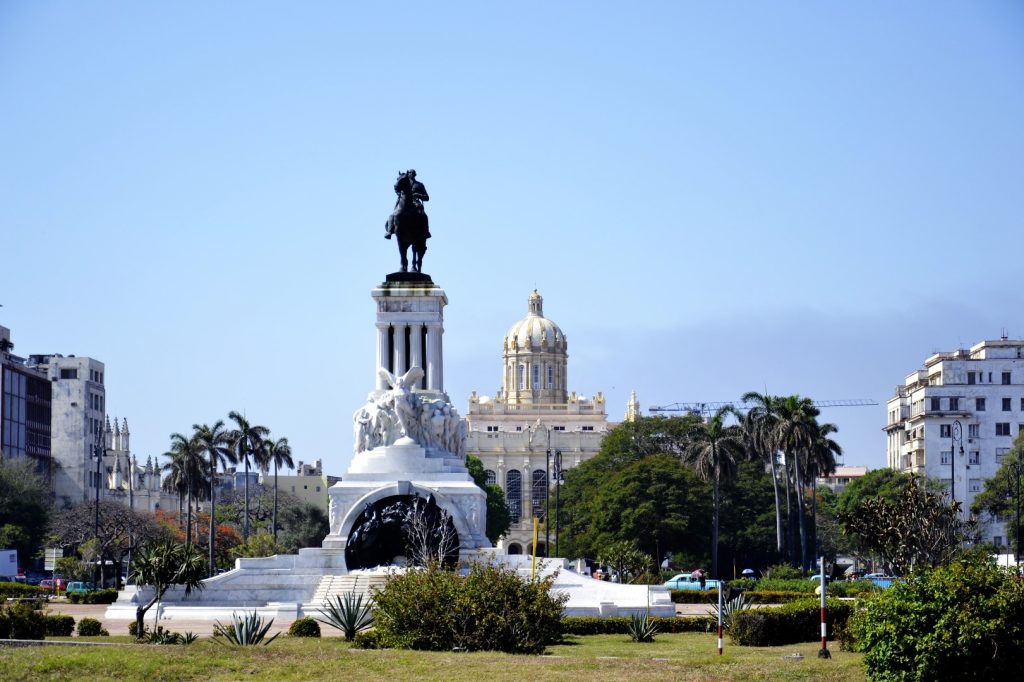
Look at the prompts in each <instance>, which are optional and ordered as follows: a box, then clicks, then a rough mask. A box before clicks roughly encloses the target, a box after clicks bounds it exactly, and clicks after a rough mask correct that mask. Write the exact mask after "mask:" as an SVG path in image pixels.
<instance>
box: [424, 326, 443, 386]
mask: <svg viewBox="0 0 1024 682" xmlns="http://www.w3.org/2000/svg"><path fill="white" fill-rule="evenodd" d="M440 331H441V328H440V326H438V325H427V367H426V369H427V390H428V391H440V390H441V388H440V386H438V384H439V383H440V381H441V379H440V373H441V366H440V363H439V362H438V358H439V357H440V355H441V343H440V341H441V335H440Z"/></svg>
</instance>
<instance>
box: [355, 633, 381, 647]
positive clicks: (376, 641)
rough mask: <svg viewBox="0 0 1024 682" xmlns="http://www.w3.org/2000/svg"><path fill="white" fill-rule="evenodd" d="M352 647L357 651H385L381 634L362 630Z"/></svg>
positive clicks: (357, 634)
mask: <svg viewBox="0 0 1024 682" xmlns="http://www.w3.org/2000/svg"><path fill="white" fill-rule="evenodd" d="M352 646H354V647H355V648H357V649H383V648H385V647H384V642H383V641H381V637H380V633H379V632H377V631H376V630H361V631H359V632H357V633H356V636H355V637H354V638H352Z"/></svg>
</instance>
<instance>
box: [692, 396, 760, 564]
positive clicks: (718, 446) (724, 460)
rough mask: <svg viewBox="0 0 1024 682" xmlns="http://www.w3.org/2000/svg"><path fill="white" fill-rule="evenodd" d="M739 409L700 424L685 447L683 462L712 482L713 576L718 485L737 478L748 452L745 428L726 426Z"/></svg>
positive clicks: (729, 409)
mask: <svg viewBox="0 0 1024 682" xmlns="http://www.w3.org/2000/svg"><path fill="white" fill-rule="evenodd" d="M730 414H732V415H733V416H735V417H737V418H739V415H738V414H737V413H736V411H735V410H734V409H733V408H732V407H730V406H725V407H723V408H721V409H719V410H718V412H716V413H715V416H713V417H711V419H709V420H708V421H706V422H703V423H701V424H698V425H697V426H696V427H695V428H694V429H693V430H692V431H691V432H690V434H689V438H688V439H687V441H686V443H685V444H684V446H683V461H684V462H686V463H687V464H690V465H692V466H693V467H694V469H695V471H696V472H697V476H698V477H699V478H700V479H701V480H704V481H710V482H711V505H712V509H713V511H712V522H711V575H712V576H713V577H715V578H717V577H718V511H719V502H720V500H719V487H720V485H721V484H722V483H730V482H732V481H734V480H735V479H736V462H737V460H738V459H740V458H742V457H743V455H744V453H745V448H744V435H743V430H742V429H741V428H740V427H739V426H735V425H734V426H726V425H725V418H726V417H727V416H728V415H730Z"/></svg>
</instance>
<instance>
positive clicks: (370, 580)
mask: <svg viewBox="0 0 1024 682" xmlns="http://www.w3.org/2000/svg"><path fill="white" fill-rule="evenodd" d="M386 582H387V576H384V575H359V574H351V573H350V574H348V575H325V576H324V577H322V578H320V582H319V583H318V584H317V586H316V590H315V591H314V593H313V598H312V599H311V600H310V602H309V603H310V604H313V605H324V604H326V603H327V602H329V601H332V600H333V599H334V597H336V596H343V595H345V594H346V593H348V592H355V593H356V594H361V595H363V600H364V602H365V601H366V600H369V599H370V596H371V595H370V591H371V589H372V588H375V587H377V588H380V587H383V586H384V583H386Z"/></svg>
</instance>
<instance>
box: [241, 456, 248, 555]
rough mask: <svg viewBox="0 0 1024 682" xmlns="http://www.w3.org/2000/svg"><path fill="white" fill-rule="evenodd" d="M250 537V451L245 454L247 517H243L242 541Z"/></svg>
mask: <svg viewBox="0 0 1024 682" xmlns="http://www.w3.org/2000/svg"><path fill="white" fill-rule="evenodd" d="M248 539H249V453H246V454H245V518H244V519H242V542H246V541H247V540H248Z"/></svg>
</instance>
